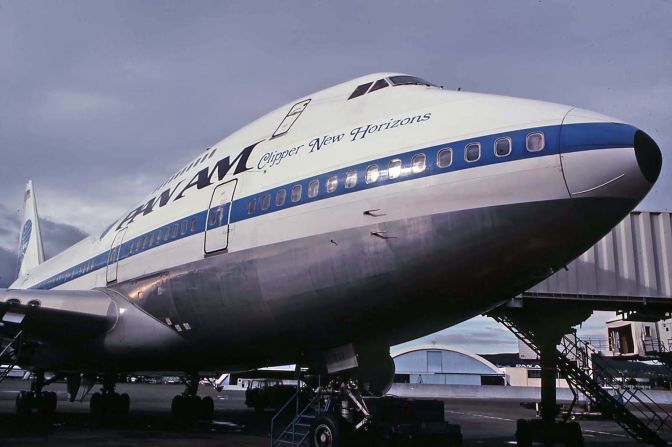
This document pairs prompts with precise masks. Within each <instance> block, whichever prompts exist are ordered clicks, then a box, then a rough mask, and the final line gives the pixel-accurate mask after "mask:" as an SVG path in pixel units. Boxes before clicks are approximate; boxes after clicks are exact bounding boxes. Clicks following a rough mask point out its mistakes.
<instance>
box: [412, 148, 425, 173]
mask: <svg viewBox="0 0 672 447" xmlns="http://www.w3.org/2000/svg"><path fill="white" fill-rule="evenodd" d="M418 157H422V159H423V163H422V169H421V170H419V171H417V170H416V169H415V161H414V160H415V159H416V158H418ZM426 170H427V155H425V153H424V152H420V153H417V154H415V155H413V157H412V158H411V172H412V173H413V174H422V173H423V172H425V171H426Z"/></svg>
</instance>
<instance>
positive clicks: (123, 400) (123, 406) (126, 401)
mask: <svg viewBox="0 0 672 447" xmlns="http://www.w3.org/2000/svg"><path fill="white" fill-rule="evenodd" d="M118 404H119V407H118V410H119V415H120V416H127V415H128V411H129V410H130V408H131V398H130V396H129V395H128V394H126V393H123V394H120V395H119V401H118Z"/></svg>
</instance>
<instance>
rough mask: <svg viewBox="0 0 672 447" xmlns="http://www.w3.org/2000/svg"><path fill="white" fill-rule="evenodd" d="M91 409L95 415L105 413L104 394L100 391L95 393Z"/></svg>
mask: <svg viewBox="0 0 672 447" xmlns="http://www.w3.org/2000/svg"><path fill="white" fill-rule="evenodd" d="M89 410H90V411H91V414H92V415H93V416H102V415H103V412H104V411H103V410H104V408H103V395H102V394H100V393H93V394H92V395H91V400H90V401H89Z"/></svg>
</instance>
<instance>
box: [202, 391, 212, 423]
mask: <svg viewBox="0 0 672 447" xmlns="http://www.w3.org/2000/svg"><path fill="white" fill-rule="evenodd" d="M199 410H200V411H199V413H200V415H201V417H202V418H203V419H212V418H213V416H214V415H215V401H214V400H212V397H210V396H205V397H204V398H203V399H201V401H200V402H199Z"/></svg>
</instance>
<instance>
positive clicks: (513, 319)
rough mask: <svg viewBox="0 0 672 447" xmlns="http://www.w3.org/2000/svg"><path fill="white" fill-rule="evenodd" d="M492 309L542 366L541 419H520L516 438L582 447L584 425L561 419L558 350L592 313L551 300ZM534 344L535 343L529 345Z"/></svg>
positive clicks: (526, 443) (523, 441)
mask: <svg viewBox="0 0 672 447" xmlns="http://www.w3.org/2000/svg"><path fill="white" fill-rule="evenodd" d="M515 304H516V305H514V306H504V307H500V308H498V309H496V310H494V311H492V312H491V313H490V314H489V316H491V317H493V318H495V319H496V320H497V321H499V322H500V323H503V324H505V325H506V326H507V327H508V328H509V329H510V330H511V331H512V332H513V333H514V334H515V335H516V336H517V337H518V338H520V339H521V340H522V341H523V342H525V343H528V344H529V343H532V344H533V345H534V346H535V348H533V349H534V350H535V351H536V352H537V354H538V355H539V363H540V365H541V396H540V397H541V411H540V416H541V418H540V419H532V420H523V419H521V420H519V421H518V423H517V430H516V439H517V441H518V445H519V446H529V445H531V444H532V443H533V442H544V443H546V444H553V443H555V442H562V443H565V445H569V446H582V445H583V435H582V434H581V427H580V426H579V424H578V423H576V422H568V421H567V418H565V419H564V420H558V415H559V414H560V407H559V406H558V403H557V393H556V391H557V390H556V380H557V374H558V355H559V353H558V350H557V346H558V344H560V342H561V340H562V337H563V336H564V335H565V334H567V333H570V332H571V331H572V326H575V325H577V324H579V323H581V322H583V321H585V320H586V319H587V318H588V317H589V316H590V314H591V313H592V311H591V310H589V309H583V308H580V307H578V306H577V307H574V306H572V307H571V308H568V307H567V306H565V305H564V303H563V305H553V304H550V303H538V304H536V303H535V304H528V303H527V302H526V303H525V305H524V306H523V305H522V303H515ZM530 347H532V346H530Z"/></svg>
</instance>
